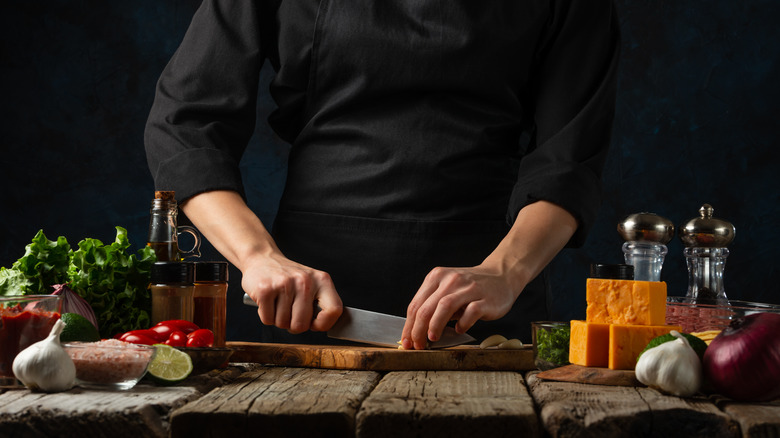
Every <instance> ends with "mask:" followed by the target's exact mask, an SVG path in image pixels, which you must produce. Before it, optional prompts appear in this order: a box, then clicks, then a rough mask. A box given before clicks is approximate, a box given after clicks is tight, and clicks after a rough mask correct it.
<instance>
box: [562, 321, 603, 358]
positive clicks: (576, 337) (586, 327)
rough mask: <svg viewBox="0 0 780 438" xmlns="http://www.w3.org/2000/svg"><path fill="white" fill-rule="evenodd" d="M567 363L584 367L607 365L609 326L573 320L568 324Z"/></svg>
mask: <svg viewBox="0 0 780 438" xmlns="http://www.w3.org/2000/svg"><path fill="white" fill-rule="evenodd" d="M570 327H571V333H570V335H569V362H571V363H573V364H577V365H582V366H586V367H606V366H607V364H608V363H609V324H603V323H599V322H586V321H578V320H573V321H571V323H570Z"/></svg>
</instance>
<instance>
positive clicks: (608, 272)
mask: <svg viewBox="0 0 780 438" xmlns="http://www.w3.org/2000/svg"><path fill="white" fill-rule="evenodd" d="M590 278H607V279H612V280H633V279H634V266H632V265H608V264H600V263H593V264H591V265H590Z"/></svg>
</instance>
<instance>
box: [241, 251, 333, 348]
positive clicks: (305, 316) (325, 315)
mask: <svg viewBox="0 0 780 438" xmlns="http://www.w3.org/2000/svg"><path fill="white" fill-rule="evenodd" d="M242 274H243V278H242V279H241V286H242V287H243V289H244V292H246V293H247V294H248V295H249V296H250V297H252V299H253V300H254V301H255V303H257V305H258V310H257V314H258V315H259V316H260V321H262V322H263V324H266V325H274V326H276V327H279V328H281V329H285V330H288V331H289V332H290V333H293V334H296V333H302V332H305V331H307V330H314V331H326V330H328V329H330V328H331V327H332V326H333V324H335V323H336V320H338V318H339V316H341V312H342V304H341V298H340V297H339V295H338V293H337V292H336V288H335V286H334V285H333V281H332V280H331V278H330V275H328V273H327V272H323V271H318V270H316V269H312V268H309V267H308V266H304V265H301V264H299V263H296V262H293V261H292V260H289V259H287V258H286V257H284V256H282V255H280V254H274V255H269V256H262V257H258V258H256V259H253V260H252V261H251V262H250V263H247V264H246V269H245V270H244V272H243V273H242ZM315 301H316V302H317V304H318V306H319V307H320V309H321V310H320V311H319V312H318V313H317V315H316V317H314V307H315V306H314V302H315ZM312 318H313V319H312Z"/></svg>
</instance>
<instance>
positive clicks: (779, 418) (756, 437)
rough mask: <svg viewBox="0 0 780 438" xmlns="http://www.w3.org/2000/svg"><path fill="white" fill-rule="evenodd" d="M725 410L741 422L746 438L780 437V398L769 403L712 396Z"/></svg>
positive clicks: (743, 434)
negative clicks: (746, 401)
mask: <svg viewBox="0 0 780 438" xmlns="http://www.w3.org/2000/svg"><path fill="white" fill-rule="evenodd" d="M711 398H712V399H713V400H715V403H716V405H718V407H720V408H721V409H722V410H723V412H725V413H727V414H729V415H731V416H732V417H733V418H734V419H736V421H737V422H738V423H739V426H740V428H741V429H742V436H743V437H744V438H778V437H780V400H775V401H773V402H768V403H738V402H734V401H732V400H729V399H725V398H720V397H717V396H713V397H711Z"/></svg>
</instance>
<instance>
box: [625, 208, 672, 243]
mask: <svg viewBox="0 0 780 438" xmlns="http://www.w3.org/2000/svg"><path fill="white" fill-rule="evenodd" d="M617 229H618V234H620V237H622V238H623V239H624V240H626V241H628V242H631V241H636V242H657V243H660V244H663V245H666V244H667V243H669V241H670V240H672V237H674V224H673V223H672V221H670V220H669V219H666V218H665V217H661V216H658V215H657V214H655V213H634V214H630V215H628V216H626V218H625V219H623V221H622V222H620V223H619V224H618V227H617Z"/></svg>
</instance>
